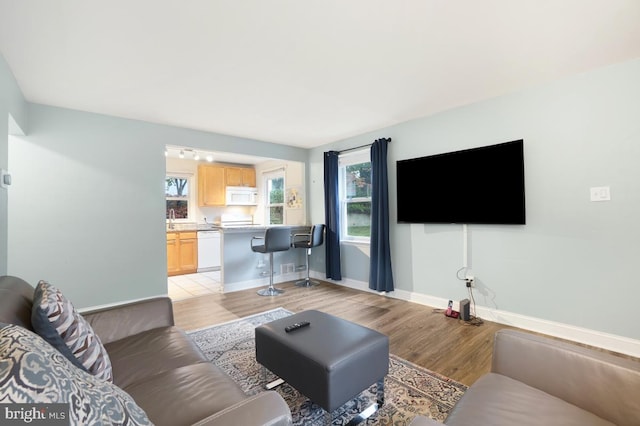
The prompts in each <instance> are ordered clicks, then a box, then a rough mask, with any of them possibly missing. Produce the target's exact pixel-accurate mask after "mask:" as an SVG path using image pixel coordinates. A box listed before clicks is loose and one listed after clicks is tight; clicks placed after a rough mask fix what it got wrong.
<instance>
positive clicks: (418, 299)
mask: <svg viewBox="0 0 640 426" xmlns="http://www.w3.org/2000/svg"><path fill="white" fill-rule="evenodd" d="M311 275H312V277H313V278H316V279H322V280H325V281H329V282H331V283H334V284H337V285H342V286H345V287H349V288H353V289H356V290H362V291H368V292H370V293H375V294H379V295H381V296H383V297H391V298H394V299H400V300H406V301H408V302H414V303H418V304H421V305H425V306H431V307H434V308H440V309H446V306H447V303H448V302H449V300H448V299H443V298H441V297H435V296H430V295H427V294H421V293H414V292H411V291H406V290H400V289H396V290H395V291H393V292H391V293H381V292H377V291H373V290H371V289H369V284H368V283H366V282H362V281H355V280H350V279H343V280H342V281H333V280H328V279H327V278H324V277H323V276H321V274H317V273H316V274H313V273H312V274H311ZM454 302H455V303H456V304H455V305H454V306H457V304H458V301H454ZM475 308H476V312H475V315H476V316H477V317H479V318H482V319H484V320H487V321H492V322H496V323H499V324H504V325H509V326H512V327H517V328H521V329H523V330H529V331H534V332H537V333H542V334H546V335H549V336H554V337H559V338H561V339H567V340H571V341H574V342H578V343H583V344H585V345H590V346H595V347H599V348H602V349H607V350H610V351H614V352H618V353H622V354H626V355H631V356H634V357H637V358H640V340H635V339H630V338H628V337H623V336H618V335H615V334H609V333H603V332H601V331H597V330H591V329H588V328H582V327H576V326H574V325H570V324H563V323H559V322H554V321H548V320H545V319H541V318H535V317H529V316H526V315H520V314H515V313H513V312H507V311H501V310H497V309H491V308H487V307H484V306H478V305H476V307H475Z"/></svg>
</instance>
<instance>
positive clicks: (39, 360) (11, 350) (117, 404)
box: [0, 323, 152, 426]
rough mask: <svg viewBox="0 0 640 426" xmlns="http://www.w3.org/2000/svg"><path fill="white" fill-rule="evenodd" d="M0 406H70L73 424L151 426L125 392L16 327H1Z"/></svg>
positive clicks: (70, 419)
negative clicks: (35, 404)
mask: <svg viewBox="0 0 640 426" xmlns="http://www.w3.org/2000/svg"><path fill="white" fill-rule="evenodd" d="M0 402H1V403H21V404H25V403H47V404H52V403H68V404H69V424H70V425H123V426H136V425H152V423H151V421H150V420H149V419H148V418H147V415H146V413H145V412H144V410H143V409H142V408H140V407H139V406H138V405H137V404H136V403H135V401H134V400H133V398H131V396H130V395H129V394H127V393H126V392H125V391H123V390H122V389H120V388H118V387H117V386H116V385H114V384H112V383H109V382H106V381H104V380H100V379H99V378H97V377H95V376H94V375H92V374H89V373H87V372H86V371H84V370H82V369H80V368H78V367H76V366H74V365H73V364H72V363H71V362H70V361H69V360H68V359H67V358H66V357H64V356H63V355H62V354H60V352H58V351H57V350H56V349H54V348H53V347H52V346H51V345H50V344H48V343H47V342H45V341H44V340H43V339H42V338H41V337H40V336H38V335H37V334H35V333H33V332H31V331H29V330H27V329H25V328H23V327H20V326H17V325H13V324H2V323H0Z"/></svg>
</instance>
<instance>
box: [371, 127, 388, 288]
mask: <svg viewBox="0 0 640 426" xmlns="http://www.w3.org/2000/svg"><path fill="white" fill-rule="evenodd" d="M389 142H391V139H378V140H376V141H375V142H374V143H373V144H371V261H370V265H369V288H370V289H372V290H376V291H393V273H392V271H391V249H390V246H389V183H388V179H387V146H388V144H389Z"/></svg>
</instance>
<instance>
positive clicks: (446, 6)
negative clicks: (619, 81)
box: [0, 0, 640, 147]
mask: <svg viewBox="0 0 640 426" xmlns="http://www.w3.org/2000/svg"><path fill="white" fill-rule="evenodd" d="M0 52H1V53H2V55H3V56H4V57H5V59H6V61H7V62H8V64H9V66H10V68H11V70H12V71H13V73H14V75H15V77H16V80H17V81H18V84H19V85H20V88H21V89H22V91H23V93H24V96H25V97H26V99H27V100H28V101H30V102H36V103H42V104H48V105H54V106H60V107H65V108H71V109H78V110H84V111H91V112H97V113H102V114H108V115H114V116H118V117H127V118H132V119H138V120H145V121H149V122H155V123H165V124H170V125H175V126H181V127H187V128H192V129H199V130H205V131H211V132H217V133H223V134H229V135H235V136H242V137H247V138H252V139H258V140H264V141H270V142H276V143H282V144H286V145H293V146H300V147H315V146H318V145H321V144H324V143H329V142H333V141H336V140H340V139H344V138H347V137H350V136H354V135H358V134H362V133H364V132H368V131H373V130H376V129H380V128H383V127H386V126H389V125H393V124H396V123H400V122H403V121H407V120H410V119H413V118H418V117H421V116H426V115H429V114H433V113H436V112H439V111H443V110H446V109H450V108H453V107H456V106H460V105H465V104H468V103H472V102H476V101H479V100H482V99H487V98H491V97H495V96H498V95H501V94H504V93H508V92H512V91H514V90H518V89H521V88H523V87H527V86H531V85H535V84H539V83H542V82H545V81H549V80H553V79H558V78H562V77H565V76H568V75H571V74H575V73H579V72H583V71H586V70H589V69H592V68H596V67H601V66H605V65H607V64H611V63H615V62H621V61H625V60H628V59H633V58H640V1H638V0H482V1H480V0H235V1H234V0H227V1H221V0H200V1H193V0H192V1H176V0H135V1H131V0H126V1H125V0H111V1H102V2H101V1H87V0H57V1H51V0H0Z"/></svg>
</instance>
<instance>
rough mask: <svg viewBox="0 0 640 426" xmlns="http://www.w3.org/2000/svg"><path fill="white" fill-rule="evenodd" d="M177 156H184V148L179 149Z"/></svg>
mask: <svg viewBox="0 0 640 426" xmlns="http://www.w3.org/2000/svg"><path fill="white" fill-rule="evenodd" d="M178 157H180V158H184V150H182V149H181V150H180V154H178Z"/></svg>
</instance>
